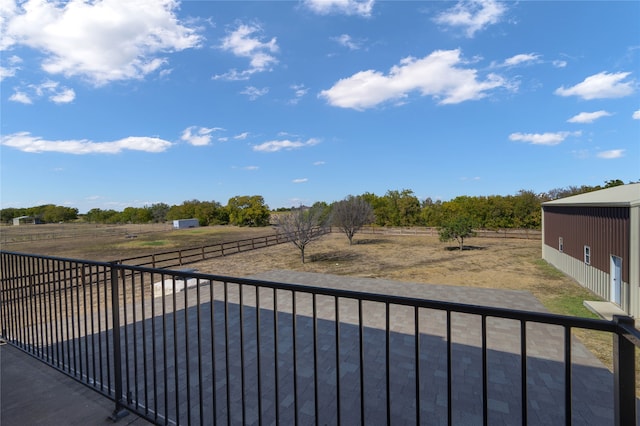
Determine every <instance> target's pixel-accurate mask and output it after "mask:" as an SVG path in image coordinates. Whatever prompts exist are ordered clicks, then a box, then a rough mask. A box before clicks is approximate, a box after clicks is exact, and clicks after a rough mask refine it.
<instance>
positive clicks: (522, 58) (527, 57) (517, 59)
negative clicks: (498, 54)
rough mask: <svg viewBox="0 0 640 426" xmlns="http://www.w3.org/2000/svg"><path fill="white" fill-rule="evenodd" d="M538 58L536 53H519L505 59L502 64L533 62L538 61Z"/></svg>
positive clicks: (511, 65)
mask: <svg viewBox="0 0 640 426" xmlns="http://www.w3.org/2000/svg"><path fill="white" fill-rule="evenodd" d="M538 59H540V55H538V54H537V53H521V54H519V55H515V56H512V57H510V58H507V59H505V61H504V63H503V66H505V67H514V66H517V65H521V64H527V63H535V62H538Z"/></svg>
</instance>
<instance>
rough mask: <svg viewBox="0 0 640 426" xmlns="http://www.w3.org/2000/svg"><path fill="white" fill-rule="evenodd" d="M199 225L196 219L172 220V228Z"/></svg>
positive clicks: (186, 227)
mask: <svg viewBox="0 0 640 426" xmlns="http://www.w3.org/2000/svg"><path fill="white" fill-rule="evenodd" d="M198 226H200V222H199V221H198V219H178V220H174V221H173V228H174V229H188V228H197V227H198Z"/></svg>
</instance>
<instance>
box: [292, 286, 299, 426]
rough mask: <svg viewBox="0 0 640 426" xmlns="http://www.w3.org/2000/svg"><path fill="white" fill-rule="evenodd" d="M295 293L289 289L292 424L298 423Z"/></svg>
mask: <svg viewBox="0 0 640 426" xmlns="http://www.w3.org/2000/svg"><path fill="white" fill-rule="evenodd" d="M296 295H297V293H296V292H295V291H293V290H291V321H292V324H291V326H292V333H293V419H294V424H295V425H297V424H298V352H297V351H298V344H297V340H298V339H297V337H298V332H297V329H296V327H297V322H298V320H297V316H298V314H297V313H296V312H297V311H296Z"/></svg>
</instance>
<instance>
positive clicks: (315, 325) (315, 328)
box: [311, 293, 320, 426]
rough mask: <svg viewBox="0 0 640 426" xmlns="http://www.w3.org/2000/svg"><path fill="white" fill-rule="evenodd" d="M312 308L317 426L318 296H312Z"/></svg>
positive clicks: (316, 418)
mask: <svg viewBox="0 0 640 426" xmlns="http://www.w3.org/2000/svg"><path fill="white" fill-rule="evenodd" d="M311 307H312V311H313V401H314V404H313V405H314V414H315V424H316V426H318V424H319V422H320V419H319V417H320V408H319V406H318V313H317V311H316V309H317V308H316V294H315V293H313V294H312V295H311Z"/></svg>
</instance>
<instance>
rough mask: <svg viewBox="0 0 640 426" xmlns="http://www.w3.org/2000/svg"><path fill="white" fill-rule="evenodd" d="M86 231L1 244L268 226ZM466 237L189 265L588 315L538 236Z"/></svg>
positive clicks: (592, 336) (71, 243)
mask: <svg viewBox="0 0 640 426" xmlns="http://www.w3.org/2000/svg"><path fill="white" fill-rule="evenodd" d="M47 226H48V225H44V226H42V225H40V226H30V227H24V228H23V227H15V228H14V227H2V228H0V232H2V233H5V232H11V233H20V232H22V233H25V232H29V230H30V229H29V228H31V229H33V228H40V229H39V230H44V229H45V228H46V227H47ZM60 226H63V225H60ZM86 226H90V225H86ZM93 227H94V228H95V225H94V226H93ZM18 228H22V229H18ZM80 230H82V227H80ZM80 230H78V227H77V226H76V227H73V226H71V225H68V227H67V233H68V234H73V233H74V232H75V233H76V234H78V233H79V232H80ZM92 231H93V234H88V235H89V236H85V237H80V238H54V239H44V240H36V241H22V242H12V243H5V244H3V245H2V249H3V250H10V251H18V252H28V253H37V254H47V255H55V256H62V257H71V258H80V259H91V260H111V259H117V258H124V257H131V256H137V255H144V254H149V253H153V252H159V251H167V250H173V249H178V248H187V247H197V246H202V245H210V244H216V243H219V242H223V241H235V240H239V239H244V238H250V237H253V236H262V235H266V234H272V233H273V232H274V231H273V229H271V228H257V229H256V228H237V227H228V226H219V227H206V228H195V229H188V230H171V229H168V228H167V227H166V225H165V227H164V229H157V227H156V228H153V227H151V226H150V227H149V228H146V227H144V226H140V225H135V226H131V227H129V228H127V227H124V226H123V227H121V228H119V229H118V230H117V231H116V232H115V234H113V235H112V234H101V233H100V232H99V231H97V230H96V229H93V230H92ZM82 232H85V231H82ZM127 235H129V236H130V235H136V238H128V237H127ZM8 237H9V236H8V235H7V234H5V235H3V238H2V240H3V241H6V240H7V238H8ZM14 239H16V240H18V239H19V238H14ZM465 243H466V244H465V250H463V251H462V252H461V251H459V250H457V246H456V244H455V243H442V242H440V241H439V240H438V238H437V236H429V235H384V234H375V235H371V234H357V235H356V237H355V239H354V244H353V245H351V246H350V245H349V241H348V240H347V238H346V236H345V235H344V234H340V233H332V234H329V235H325V236H323V237H322V238H320V239H319V240H317V241H314V242H312V243H311V244H309V245H308V246H307V250H306V260H307V261H306V263H304V264H303V263H302V262H301V259H300V252H299V250H298V249H297V248H296V247H295V246H294V245H293V244H281V245H278V246H273V247H267V248H262V249H258V250H255V251H249V252H244V253H239V254H234V255H231V256H227V257H223V258H216V259H211V260H207V261H203V262H199V263H195V264H192V265H190V267H194V268H197V269H198V271H199V272H201V273H211V274H217V275H226V276H236V277H241V276H247V275H252V274H256V273H260V272H265V271H269V270H274V269H288V270H297V271H307V272H319V273H327V274H336V275H349V276H358V277H368V278H386V279H392V280H397V281H407V282H417V283H425V285H429V284H445V285H461V286H471V287H483V288H502V289H511V290H526V291H529V292H531V293H532V294H533V295H534V296H535V297H537V298H538V299H539V300H540V301H541V302H542V303H543V304H544V305H545V306H546V308H547V309H548V310H549V311H550V312H554V313H559V314H565V315H576V316H585V317H594V315H593V314H591V313H590V312H589V311H588V310H587V309H585V308H584V307H583V305H582V301H583V300H585V299H589V300H598V297H597V296H595V295H594V294H592V293H590V292H589V291H588V290H586V289H584V288H583V287H581V286H579V285H578V284H577V283H576V282H575V281H574V280H572V279H570V278H568V277H567V276H565V275H564V274H562V273H561V272H559V271H557V270H556V269H555V268H553V267H551V266H550V265H548V264H546V262H544V261H542V260H541V247H540V244H541V242H540V240H526V239H505V238H470V239H468V240H467V241H465ZM574 333H575V335H576V336H577V337H579V338H580V339H581V340H582V341H583V342H584V343H585V345H586V346H587V347H588V348H589V349H590V350H591V351H592V352H594V353H595V354H596V355H597V356H598V357H599V358H600V359H601V360H602V361H603V362H604V363H605V365H607V366H608V367H609V368H611V366H612V346H611V342H612V339H611V336H609V335H606V334H602V333H596V332H587V331H585V330H574Z"/></svg>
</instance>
